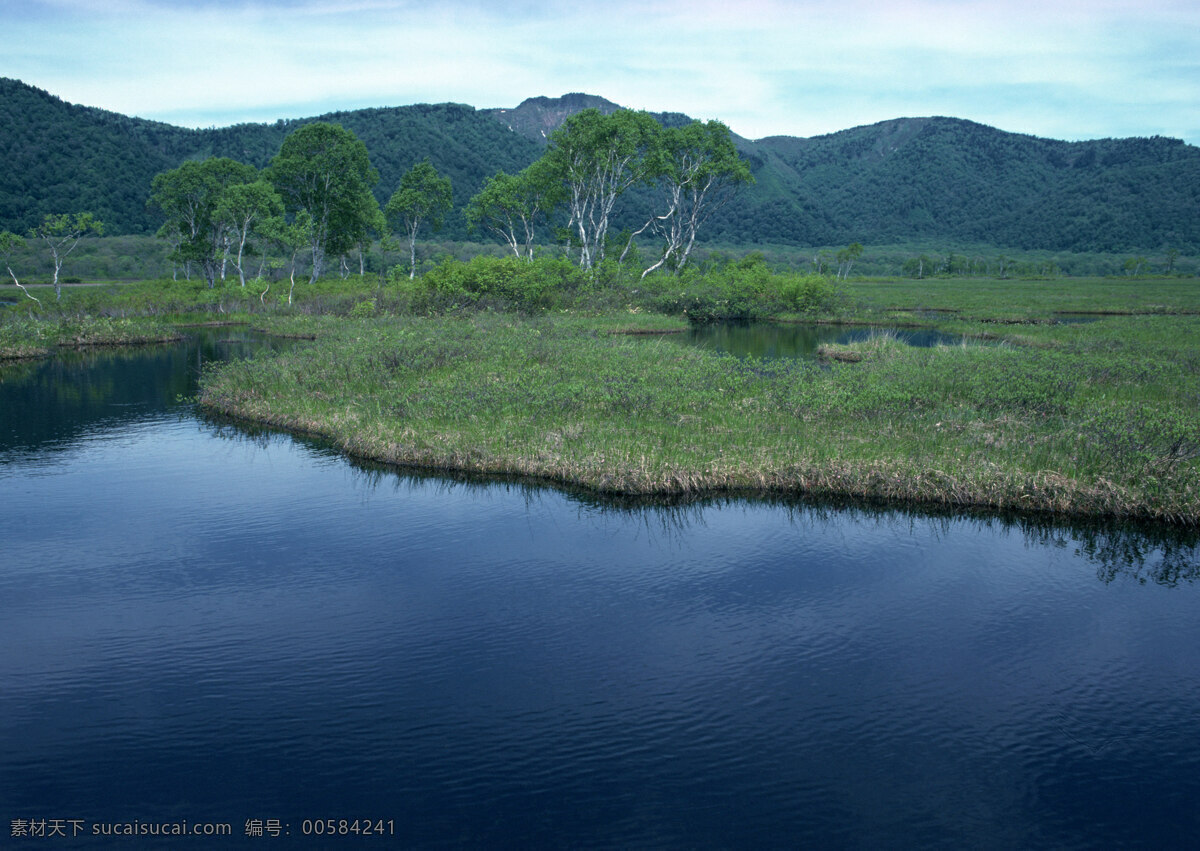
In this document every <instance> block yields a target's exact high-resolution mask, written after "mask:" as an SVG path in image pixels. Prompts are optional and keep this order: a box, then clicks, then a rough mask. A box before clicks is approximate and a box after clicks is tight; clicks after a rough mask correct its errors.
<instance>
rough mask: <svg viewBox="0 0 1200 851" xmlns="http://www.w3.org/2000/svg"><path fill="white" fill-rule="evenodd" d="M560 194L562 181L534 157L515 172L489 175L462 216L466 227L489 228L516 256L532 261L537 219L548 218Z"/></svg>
mask: <svg viewBox="0 0 1200 851" xmlns="http://www.w3.org/2000/svg"><path fill="white" fill-rule="evenodd" d="M563 197H564V192H563V185H562V182H561V181H560V180H559V179H557V178H556V176H555V175H554V173H553V172H552V171H551V169H550V167H549V163H548V162H547V161H546V160H538V161H537V162H535V163H534V164H533V165H531V166H529V167H528V168H526V169H524V170H523V171H521V172H520V173H519V174H505V173H504V172H499V173H498V174H496V175H495V176H494V177H489V178H488V179H487V180H485V181H484V184H483V188H482V189H480V190H479V194H477V195H476V196H475V197H474V198H472V199H471V201H470V203H469V204H467V206H466V209H464V210H463V215H464V216H465V217H466V219H467V224H468V225H469V226H470V227H472V228H474V227H483V228H485V229H487V230H489V231H491V232H492V233H494V234H496V235H497V236H499V237H500V238H501V239H503V240H504V242H505V243H506V244H507V245H508V247H509V248H511V249H512V252H513V254H515V255H516V256H517V257H523V258H525V259H526V260H529V261H532V260H533V242H534V238H535V236H536V232H537V223H538V220H539V219H543V220H544V219H548V218H549V215H550V213H551V211H552V210H553V209H554V208H555V207H556V206H557V205H558V204H559V203H561V201H562V199H563Z"/></svg>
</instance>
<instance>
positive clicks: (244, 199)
mask: <svg viewBox="0 0 1200 851" xmlns="http://www.w3.org/2000/svg"><path fill="white" fill-rule="evenodd" d="M217 215H218V217H219V218H220V219H221V220H222V221H224V222H226V223H227V224H226V226H227V227H228V229H229V233H230V235H231V236H232V240H231V241H232V242H233V243H236V245H237V254H236V255H235V257H234V260H233V264H234V267H235V268H236V269H237V271H238V280H239V281H241V284H242V286H243V287H244V286H246V272H245V269H244V268H243V266H242V259H243V256H244V255H245V251H246V244H247V242H248V241H249V240H250V238H251V237H252V236H253V235H254V233H255V231H256V230H258V229H259V228H260V227H261V225H262V223H263V222H264V221H266V220H267V219H270V218H272V217H276V216H282V215H283V201H282V200H281V199H280V197H279V194H278V193H276V191H275V190H274V188H273V187H272V186H271V184H269V183H267V182H266V181H265V180H256V181H255V182H254V183H242V184H238V185H235V186H230V187H229V188H228V189H226V190H225V193H224V194H223V195H222V197H221V200H220V203H219V206H218V211H217Z"/></svg>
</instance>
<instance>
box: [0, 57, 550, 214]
mask: <svg viewBox="0 0 1200 851" xmlns="http://www.w3.org/2000/svg"><path fill="white" fill-rule="evenodd" d="M313 121H331V122H336V123H338V124H341V125H342V126H343V127H345V128H346V129H348V130H351V131H353V132H354V134H355V135H356V136H358V138H359V139H361V140H362V141H363V143H364V144H366V146H367V150H368V151H369V152H370V155H371V164H372V165H373V166H374V167H375V168H376V169H377V170H378V171H379V178H380V179H379V183H378V185H377V186H376V187H375V195H376V197H377V198H379V201H380V203H381V204H382V203H386V201H387V200H388V198H389V197H390V196H391V194H392V192H394V191H395V189H396V187H397V185H398V184H399V183H400V176H401V175H402V174H403V173H404V172H405V171H407V170H408V169H410V168H411V167H412V166H413V165H414V164H416V163H417V162H419V161H420V160H422V159H424V158H425V157H429V159H430V160H431V161H432V163H433V165H434V166H435V167H436V168H437V170H438V171H439V172H440V173H442V174H443V175H445V176H447V177H449V178H450V179H451V181H452V183H453V186H454V203H455V206H456V207H460V206H461V205H463V204H465V203H466V202H467V201H468V200H470V198H471V196H472V195H474V194H475V192H476V191H478V189H479V187H480V185H481V184H482V183H483V181H484V179H485V178H487V177H490V176H491V175H492V174H494V173H495V172H496V171H499V170H502V169H503V170H506V171H519V170H520V169H522V168H524V167H525V166H527V165H528V164H529V163H531V162H533V161H534V160H535V159H537V158H538V157H539V156H541V152H542V146H541V145H538V144H536V143H534V142H532V141H530V140H528V139H526V138H525V137H524V136H521V135H519V134H516V133H513V132H511V131H509V130H508V129H506V128H505V127H503V126H501V125H500V124H499V123H497V122H496V121H494V120H493V119H492V118H490V117H489V116H488V115H486V114H485V113H483V112H479V111H476V110H475V109H473V108H472V107H469V106H462V105H460V104H435V105H428V104H420V105H417V106H403V107H394V108H383V109H360V110H354V111H351V112H334V113H330V114H328V115H321V116H316V117H313V118H305V119H299V120H294V121H277V122H275V123H274V124H238V125H235V126H233V127H223V128H218V129H209V130H192V129H187V128H182V127H173V126H171V125H169V124H160V123H158V122H154V121H146V120H143V119H140V118H129V117H127V116H124V115H119V114H117V113H114V112H106V111H104V110H101V109H94V108H91V107H83V106H74V105H72V104H68V103H65V102H63V101H62V100H60V99H58V98H56V97H54V96H53V95H50V94H48V93H46V92H44V91H41V90H40V89H36V88H33V87H32V86H27V85H25V84H23V83H20V82H17V81H15V80H6V79H0V126H2V127H3V128H4V131H3V133H2V134H0V162H3V164H4V169H3V172H0V229H7V230H12V231H14V232H16V233H23V232H25V231H27V230H28V229H29V228H31V227H33V226H34V225H35V224H36V223H38V222H40V221H41V220H42V218H43V217H44V216H45V215H46V214H47V213H60V212H65V211H77V210H87V211H89V212H92V213H95V214H96V216H97V217H99V218H100V220H101V221H103V222H104V223H105V224H106V226H107V228H106V230H107V232H108V233H114V234H120V233H154V232H155V231H156V230H157V229H158V227H159V225H160V224H161V222H162V220H161V218H160V217H159V215H158V214H157V213H155V212H153V211H151V210H148V209H147V208H146V200H147V198H149V196H150V182H151V181H152V180H153V179H154V175H156V174H158V173H159V172H162V171H166V170H167V169H172V168H176V167H177V166H178V165H179V164H180V163H182V162H184V161H185V160H188V159H204V158H205V157H210V156H217V157H230V158H232V159H235V160H238V161H240V162H246V163H250V164H252V165H254V166H257V167H259V168H261V167H263V166H265V165H266V164H267V163H268V162H269V161H270V159H271V157H273V156H274V155H275V154H276V153H278V151H279V146H280V145H281V144H282V143H283V139H284V137H285V136H287V135H288V134H289V133H290V132H292V131H293V130H295V129H296V128H297V127H300V126H302V125H304V124H308V123H310V122H313ZM447 224H448V230H449V234H448V235H449V236H452V237H459V238H461V237H464V236H465V235H466V234H465V225H464V224H463V222H462V221H461V219H460V218H459V217H452V219H451V221H449V222H448V223H447Z"/></svg>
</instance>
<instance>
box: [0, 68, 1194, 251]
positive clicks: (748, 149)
mask: <svg viewBox="0 0 1200 851" xmlns="http://www.w3.org/2000/svg"><path fill="white" fill-rule="evenodd" d="M589 107H595V108H597V109H600V110H601V111H602V112H612V111H613V110H616V109H618V108H619V107H618V105H617V104H615V103H613V102H612V101H608V100H605V99H604V98H600V97H597V96H595V95H587V94H580V93H574V94H568V95H564V96H563V97H560V98H547V97H535V98H529V99H528V100H525V101H523V102H522V103H521V104H520V105H519V106H517V107H514V108H511V109H479V110H477V109H474V108H472V107H470V106H465V105H461V104H433V105H429V104H420V105H415V106H402V107H390V108H379V109H362V110H354V111H349V112H335V113H329V114H326V115H321V116H316V117H313V118H306V119H297V120H291V121H277V122H275V123H274V124H239V125H235V126H232V127H225V128H214V129H208V130H191V129H185V128H180V127H174V126H171V125H168V124H162V123H158V122H153V121H146V120H143V119H139V118H130V117H128V116H124V115H120V114H117V113H113V112H107V111H104V110H100V109H94V108H90V107H83V106H75V105H72V104H69V103H65V102H64V101H62V100H60V99H59V98H56V97H54V96H53V95H51V94H49V93H47V92H44V91H41V90H40V89H36V88H34V87H32V86H28V85H26V84H24V83H21V82H19V81H16V80H6V79H0V126H3V127H4V128H5V132H4V133H3V135H0V162H3V163H4V164H5V167H4V170H3V172H0V228H2V229H9V230H13V231H16V232H18V233H20V232H24V231H27V230H28V229H29V228H30V227H32V226H33V225H34V224H35V223H36V222H38V221H40V220H41V218H42V217H43V216H44V215H45V214H46V213H51V212H66V211H78V210H87V211H91V212H93V213H95V214H96V215H97V216H98V217H99V218H100V219H101V220H102V221H104V222H106V223H107V225H108V230H109V232H110V233H152V232H154V230H156V229H157V227H158V223H159V222H158V219H157V218H156V217H155V215H154V214H153V213H152V212H151V211H149V210H147V209H146V206H145V202H146V198H147V196H148V195H149V188H150V181H151V180H152V179H153V177H154V175H155V174H158V173H159V172H161V171H164V170H166V169H169V168H174V167H176V166H178V165H179V164H180V163H181V162H183V161H184V160H187V159H198V158H203V157H207V156H229V157H233V158H234V159H238V160H241V161H243V162H249V163H252V164H253V165H256V166H260V167H261V166H263V165H266V163H267V162H268V161H269V160H270V158H271V157H272V156H273V155H274V154H275V152H276V151H278V150H279V145H280V143H281V142H282V140H283V138H284V137H285V136H286V135H287V134H288V133H290V132H291V131H292V130H294V129H296V128H297V127H299V126H301V125H303V124H306V123H308V122H311V121H335V122H338V123H340V124H342V125H343V126H345V127H346V128H348V129H350V130H352V131H354V133H355V134H356V135H357V136H358V137H359V138H360V139H362V140H363V142H364V143H365V144H366V146H367V150H368V151H369V152H370V155H371V162H372V164H373V165H374V166H375V167H376V168H377V169H378V170H379V172H380V176H381V180H380V182H379V184H378V186H377V187H376V195H377V197H378V198H379V199H380V201H381V202H384V201H386V200H387V198H388V197H389V196H390V195H391V193H392V191H393V190H394V189H395V187H396V185H397V184H398V182H399V179H400V175H401V174H402V173H403V172H404V171H406V170H407V169H408V168H409V167H411V166H412V165H413V164H414V163H415V162H417V161H419V160H420V159H422V158H423V157H425V156H428V157H429V158H430V159H431V161H432V162H433V164H434V166H435V167H436V168H437V169H438V171H439V172H441V173H443V174H446V175H448V176H449V177H450V178H451V181H452V183H453V185H454V201H455V205H456V207H461V206H462V205H463V204H465V203H466V202H467V201H468V200H469V199H470V197H471V196H472V195H473V194H474V193H475V192H476V191H477V190H478V188H479V186H480V185H481V184H482V182H483V180H484V179H485V178H486V177H488V176H490V175H491V174H494V173H495V172H497V171H500V170H504V171H508V172H514V171H518V170H520V169H521V168H523V167H525V166H526V165H528V164H529V163H531V162H533V161H534V160H535V159H537V157H539V156H540V155H541V153H542V151H543V150H544V147H545V145H546V141H547V137H548V136H549V134H550V133H551V132H553V130H554V129H556V128H557V127H559V126H560V125H561V124H562V122H563V121H564V120H566V118H567V117H568V116H570V115H573V114H574V113H576V112H579V111H580V110H582V109H586V108H589ZM652 114H653V115H654V116H655V117H656V118H657V119H658V120H659V121H660V122H661V123H663V124H665V125H677V124H682V123H686V122H687V121H690V120H691V119H689V118H688V116H686V115H682V114H680V113H652ZM736 142H737V144H738V147H739V149H740V150H741V152H742V154H743V156H745V157H746V159H747V160H748V161H749V162H750V164H751V168H752V170H753V172H754V176H755V179H756V183H755V184H754V185H753V186H752V187H750V188H749V189H747V190H746V191H744V192H743V193H742V194H741V195H740V196H739V197H738V198H737V200H736V201H734V202H733V203H731V204H730V205H729V206H728V207H726V208H725V209H724V210H722V211H721V212H720V213H719V214H718V215H716V216H714V217H713V218H712V219H711V220H710V221H709V222H708V223H707V224H706V225H705V229H704V231H703V232H702V236H703V237H704V238H705V239H706V240H709V241H713V242H721V243H726V244H737V245H752V244H755V243H782V244H793V245H802V246H814V245H844V244H848V243H850V242H855V241H857V242H862V243H866V244H877V245H878V244H889V243H897V242H908V241H921V242H926V243H929V242H943V243H945V244H947V245H956V244H957V245H962V244H971V243H986V244H991V245H996V246H1002V247H1011V248H1023V249H1047V250H1055V251H1069V250H1072V251H1114V252H1125V251H1134V250H1157V249H1161V248H1164V247H1170V248H1176V249H1178V250H1180V251H1184V252H1197V251H1200V148H1197V147H1195V146H1192V145H1187V144H1185V143H1184V142H1182V141H1180V140H1177V139H1167V138H1162V137H1153V138H1130V139H1099V140H1092V141H1086V142H1063V141H1057V140H1053V139H1043V138H1038V137H1035V136H1027V135H1021V134H1016V133H1007V132H1004V131H1001V130H998V129H996V128H993V127H988V126H985V125H982V124H976V123H974V122H971V121H964V120H962V119H957V118H941V117H932V118H898V119H894V120H890V121H883V122H880V123H878V124H872V125H867V126H863V127H855V128H851V129H849V130H843V131H840V132H837V133H831V134H828V135H824V136H815V137H811V138H797V137H791V136H773V137H769V138H765V139H758V140H753V141H752V140H748V139H742V138H740V137H738V138H737V139H736ZM644 200H645V197H644V195H643V196H640V197H639V196H636V195H635V196H631V198H630V199H629V202H628V203H627V204H626V207H627V208H630V209H629V210H628V211H627V213H626V215H625V217H624V218H623V219H621V218H618V226H620V225H621V224H634V223H635V222H636V224H640V223H641V222H640V221H638V219H639V218H640V217H641V216H642V215H643V211H642V210H641V209H633V207H635V206H636V205H637V204H638V203H639V202H640V201H644ZM444 235H445V236H446V237H448V238H452V239H462V238H465V237H466V236H467V235H468V234H467V231H466V227H465V223H464V222H463V221H462V218H461V216H458V215H455V216H451V217H450V219H449V221H448V222H447V226H446V230H445V232H444Z"/></svg>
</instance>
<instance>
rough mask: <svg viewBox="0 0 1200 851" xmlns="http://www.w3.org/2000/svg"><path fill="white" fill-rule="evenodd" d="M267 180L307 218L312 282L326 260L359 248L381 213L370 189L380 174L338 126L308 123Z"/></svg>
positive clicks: (273, 162) (289, 209) (289, 141)
mask: <svg viewBox="0 0 1200 851" xmlns="http://www.w3.org/2000/svg"><path fill="white" fill-rule="evenodd" d="M266 177H267V179H268V180H270V182H271V183H272V185H274V187H275V190H276V192H278V193H279V196H280V197H281V198H282V199H283V205H284V209H285V210H286V211H287V212H288V213H289V214H291V215H292V216H293V217H295V216H298V215H299V214H300V213H302V212H305V213H308V216H309V218H310V219H311V222H310V223H309V225H308V226H307V227H306V228H304V231H305V233H306V234H307V236H308V246H307V247H308V250H309V251H310V252H311V254H312V277H311V278H310V283H311V282H312V281H315V280H316V279H317V278H319V277H320V276H321V271H322V269H323V267H324V262H325V258H326V257H327V256H333V257H338V256H340V255H342V254H345V253H346V252H348V251H349V250H350V249H351V248H353V247H354V246H355V245H356V244H358V243H360V242H361V241H362V239H363V237H364V234H365V233H366V232H367V230H368V228H369V227H370V224H371V222H372V221H373V220H374V213H373V210H377V209H378V208H379V203H378V202H377V201H376V200H375V196H374V195H372V194H371V187H373V186H374V185H375V184H376V183H378V182H379V172H377V171H375V169H373V168H372V167H371V161H370V157H369V156H368V155H367V146H366V145H364V144H363V143H362V142H361V141H359V139H358V137H357V136H355V135H354V134H353V133H352V132H351V131H349V130H346V129H345V128H343V127H342V126H341V125H339V124H329V123H326V122H323V121H318V122H315V123H313V124H306V125H305V126H303V127H301V128H299V129H298V130H295V131H294V132H292V133H291V134H290V135H289V136H288V137H287V138H286V139H284V140H283V145H282V146H281V147H280V149H279V153H278V154H276V155H275V158H274V159H272V160H271V164H270V166H268V167H267V169H266Z"/></svg>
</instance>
